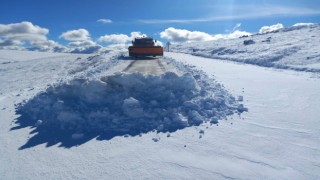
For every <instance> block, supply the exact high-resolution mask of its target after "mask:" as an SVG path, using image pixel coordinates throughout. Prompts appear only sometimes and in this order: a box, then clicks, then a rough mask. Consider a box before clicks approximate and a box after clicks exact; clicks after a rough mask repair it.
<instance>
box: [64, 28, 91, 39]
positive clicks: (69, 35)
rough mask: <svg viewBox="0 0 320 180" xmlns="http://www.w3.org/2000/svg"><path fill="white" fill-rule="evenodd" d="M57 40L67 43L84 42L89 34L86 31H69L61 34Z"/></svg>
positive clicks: (88, 37)
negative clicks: (63, 40) (60, 39)
mask: <svg viewBox="0 0 320 180" xmlns="http://www.w3.org/2000/svg"><path fill="white" fill-rule="evenodd" d="M59 38H62V39H65V40H67V41H84V40H89V39H90V34H89V32H88V31H87V30H86V29H77V30H70V31H66V32H64V33H62V34H61V35H60V36H59Z"/></svg>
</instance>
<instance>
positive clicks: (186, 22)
mask: <svg viewBox="0 0 320 180" xmlns="http://www.w3.org/2000/svg"><path fill="white" fill-rule="evenodd" d="M0 7H1V16H0V24H2V25H8V24H13V23H21V22H23V21H28V22H31V23H32V24H33V25H34V26H39V27H41V28H46V29H48V30H49V32H48V33H47V34H46V35H45V36H46V37H47V39H50V40H53V41H55V42H57V43H59V44H62V45H66V44H67V43H69V42H70V40H66V39H65V38H62V37H61V35H62V33H64V32H67V31H70V30H78V29H85V30H87V31H88V33H89V36H90V40H92V41H97V40H98V39H99V38H100V37H102V36H104V35H112V34H125V35H128V36H129V37H130V33H131V32H141V33H144V34H147V35H148V36H153V37H155V38H157V39H160V40H161V41H163V42H165V41H167V40H168V39H166V38H163V37H164V36H161V37H162V38H161V37H160V33H161V32H163V31H164V30H165V29H167V28H169V27H173V28H174V29H185V30H188V31H200V32H204V33H208V34H210V35H212V34H227V33H231V32H232V31H233V30H235V29H234V27H235V26H236V25H238V26H237V27H236V29H237V30H240V31H246V32H250V33H255V32H258V31H259V29H260V28H261V27H262V26H270V25H274V24H277V23H281V24H283V26H285V27H286V26H291V25H293V24H295V23H299V22H313V23H319V22H320V1H319V0H282V1H278V0H256V1H254V0H161V1H150V0H136V1H134V0H51V1H49V0H30V1H27V0H1V2H0ZM99 19H105V20H106V21H105V22H106V23H103V22H102V21H98V20H99ZM0 31H1V29H0ZM1 36H2V41H4V40H5V39H6V38H7V39H8V37H5V35H4V34H3V33H2V34H1V33H0V37H1ZM0 40H1V39H0ZM74 41H75V40H74ZM100 42H101V43H102V44H104V43H105V42H102V41H100ZM107 44H110V42H109V43H107ZM104 45H105V44H104Z"/></svg>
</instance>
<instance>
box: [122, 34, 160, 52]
mask: <svg viewBox="0 0 320 180" xmlns="http://www.w3.org/2000/svg"><path fill="white" fill-rule="evenodd" d="M155 42H157V40H153V39H152V38H151V37H141V38H135V39H134V40H133V41H132V46H129V48H128V50H129V56H132V57H146V56H153V57H155V56H163V47H161V46H156V45H155Z"/></svg>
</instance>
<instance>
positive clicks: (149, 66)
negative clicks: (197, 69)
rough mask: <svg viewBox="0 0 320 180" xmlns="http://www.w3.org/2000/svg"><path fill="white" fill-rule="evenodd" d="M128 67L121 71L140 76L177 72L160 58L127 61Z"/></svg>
mask: <svg viewBox="0 0 320 180" xmlns="http://www.w3.org/2000/svg"><path fill="white" fill-rule="evenodd" d="M128 62H129V64H128V66H127V67H126V68H125V69H124V70H123V72H126V73H134V72H140V73H142V74H149V75H160V74H163V73H165V72H169V71H170V72H177V70H176V69H175V68H174V67H173V66H171V65H168V64H166V63H163V62H162V58H161V57H160V58H149V59H137V60H128Z"/></svg>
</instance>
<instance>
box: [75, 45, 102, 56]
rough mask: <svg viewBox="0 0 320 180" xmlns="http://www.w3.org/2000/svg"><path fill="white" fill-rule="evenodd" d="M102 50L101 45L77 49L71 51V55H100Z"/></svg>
mask: <svg viewBox="0 0 320 180" xmlns="http://www.w3.org/2000/svg"><path fill="white" fill-rule="evenodd" d="M101 49H102V46H100V45H94V46H83V47H76V48H73V49H69V52H70V53H81V54H92V53H98V52H100V50H101Z"/></svg>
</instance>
